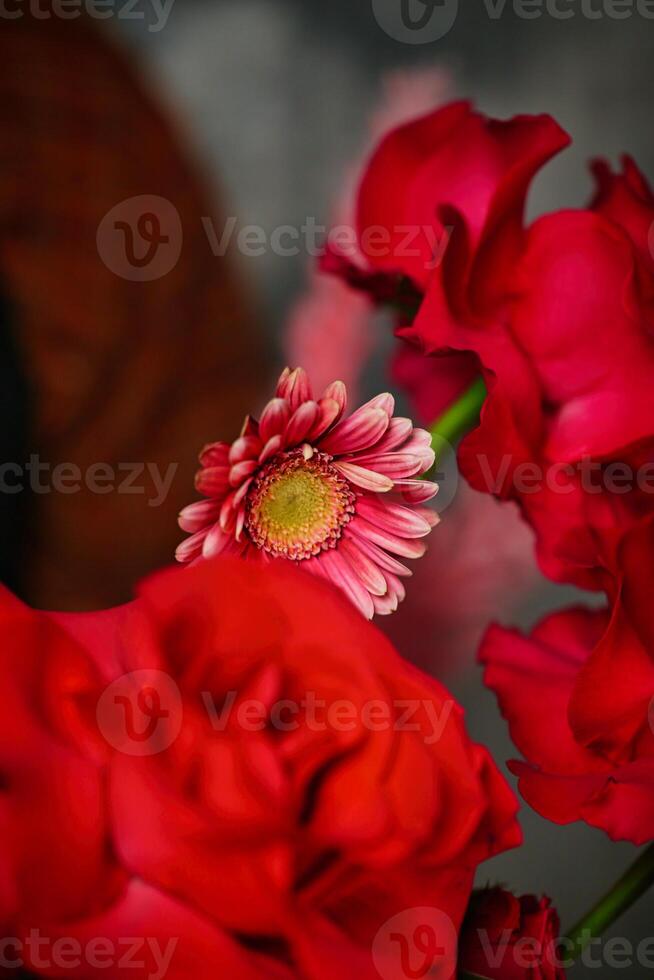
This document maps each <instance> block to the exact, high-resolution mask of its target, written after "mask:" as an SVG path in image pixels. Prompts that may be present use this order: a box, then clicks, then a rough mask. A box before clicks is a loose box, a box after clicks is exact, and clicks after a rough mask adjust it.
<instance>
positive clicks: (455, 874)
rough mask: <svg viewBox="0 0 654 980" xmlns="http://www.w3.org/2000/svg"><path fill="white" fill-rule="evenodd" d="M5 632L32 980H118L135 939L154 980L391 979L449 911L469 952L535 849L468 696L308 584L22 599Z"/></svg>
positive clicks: (259, 570)
mask: <svg viewBox="0 0 654 980" xmlns="http://www.w3.org/2000/svg"><path fill="white" fill-rule="evenodd" d="M0 621H2V625H3V627H5V630H4V635H5V638H6V639H5V642H4V644H3V647H2V649H1V650H0V679H1V680H2V684H1V686H0V690H1V691H2V694H1V695H0V697H1V698H2V711H1V712H0V730H1V734H2V739H1V740H0V773H1V775H2V781H1V782H0V823H1V827H2V835H1V836H0V871H1V874H0V926H2V929H3V935H6V936H13V937H16V941H17V944H18V949H19V950H20V953H21V955H22V958H23V962H24V964H25V965H26V967H27V968H28V969H29V970H30V971H32V972H34V973H37V974H39V975H47V976H50V975H62V974H63V973H65V975H66V976H70V977H71V978H74V980H75V978H76V980H89V978H91V977H101V976H104V975H106V967H107V955H111V952H112V951H113V955H114V957H115V956H120V955H125V952H126V951H125V949H124V948H123V947H121V945H120V944H121V942H123V941H124V937H130V936H132V937H148V946H147V948H146V945H145V943H143V944H141V946H140V947H139V948H138V954H139V955H138V958H137V959H138V960H139V961H141V966H140V968H139V967H137V964H136V960H135V963H134V964H133V965H134V967H135V968H134V970H133V971H132V972H133V975H134V976H135V977H136V978H137V980H145V978H146V977H148V976H149V977H150V978H151V977H152V976H162V975H164V972H165V975H166V976H167V977H168V980H187V978H188V977H196V978H198V980H213V978H214V977H215V976H217V975H220V976H226V977H234V978H238V980H268V978H277V980H300V978H302V980H342V978H352V980H355V978H356V980H374V978H377V980H378V977H379V973H378V970H377V968H378V966H379V964H380V963H382V964H385V966H384V969H385V971H386V975H389V976H390V975H395V973H393V969H394V967H393V964H394V963H395V962H396V960H395V959H393V957H397V955H398V951H397V944H396V943H394V942H393V941H391V940H389V939H388V936H387V935H386V932H387V931H388V929H387V924H388V922H389V921H393V922H395V921H396V917H397V916H399V917H400V920H401V922H402V923H403V928H405V929H407V930H410V929H414V928H415V927H416V924H417V923H416V921H415V918H416V916H419V915H420V913H421V910H424V908H425V907H427V908H430V909H435V910H438V913H439V916H440V920H439V921H441V922H443V921H445V922H446V923H447V922H449V923H450V924H451V929H452V931H453V935H454V938H456V933H457V931H458V927H459V925H460V923H461V920H462V918H463V914H464V912H465V908H466V905H467V902H468V898H469V895H470V890H471V887H472V881H473V877H474V874H475V869H476V867H477V865H478V863H479V862H480V861H482V860H484V859H486V858H488V857H490V856H491V855H493V854H495V853H497V852H499V851H501V850H503V849H505V848H507V847H511V846H513V845H515V844H517V843H519V841H520V831H519V828H518V825H517V823H516V820H515V811H516V802H515V799H514V797H513V794H512V793H511V791H510V790H509V788H508V786H507V785H506V783H505V781H504V779H503V778H502V777H501V776H500V774H499V772H498V771H497V769H496V768H495V766H494V764H493V762H492V760H491V759H490V757H489V755H488V753H487V752H486V750H485V749H483V748H482V747H480V746H478V745H475V744H473V743H472V742H471V741H470V739H469V738H468V736H467V734H466V731H465V727H464V724H463V718H462V713H461V711H460V709H459V708H458V706H456V705H455V703H454V702H453V701H452V698H451V696H450V695H449V694H448V692H447V691H446V690H445V689H444V688H443V687H442V686H441V685H440V684H439V683H437V682H436V681H433V680H431V679H429V678H428V677H426V676H425V675H423V674H421V673H420V672H419V671H417V670H416V669H415V668H413V667H411V666H410V665H408V664H407V663H406V662H405V661H403V660H402V659H401V658H400V657H399V656H398V655H397V653H396V652H395V651H394V649H393V648H392V646H391V645H390V643H389V642H388V641H387V640H386V639H385V638H384V637H383V635H382V634H381V633H380V632H379V631H378V630H377V629H376V628H374V627H373V626H371V625H370V624H369V623H367V622H366V621H365V620H364V619H363V617H361V616H360V614H359V613H358V612H357V611H356V610H355V609H353V608H352V605H351V604H350V603H349V602H347V601H346V600H345V599H344V598H343V596H342V595H341V594H340V593H339V591H338V590H336V589H334V588H333V587H331V586H328V585H326V584H325V583H324V582H320V581H318V580H316V579H314V578H312V577H311V576H309V575H304V574H302V572H301V571H297V570H296V569H294V568H292V567H291V566H290V565H289V564H288V563H285V562H274V563H272V564H270V565H256V564H250V563H246V562H243V561H240V560H237V559H234V558H219V559H214V560H211V561H205V562H201V563H198V564H197V565H196V566H195V567H194V568H191V569H188V570H181V569H173V570H169V571H166V572H163V573H159V574H158V575H156V576H154V577H153V578H152V579H150V580H149V581H147V582H146V583H145V584H144V585H143V586H142V587H141V590H140V597H139V598H138V599H137V600H136V601H135V602H133V603H130V604H128V605H127V606H124V607H122V608H119V609H115V610H109V611H106V612H101V613H90V614H83V615H73V614H67V615H65V616H64V615H54V616H48V617H46V616H45V615H44V614H37V613H34V612H32V611H31V610H28V609H26V608H25V607H22V606H20V605H19V604H18V603H17V602H15V601H13V600H12V599H11V598H10V597H9V596H8V595H7V594H6V593H2V594H1V595H0ZM407 710H408V711H409V714H407ZM385 930H386V931H385ZM34 932H36V933H38V934H39V935H40V936H43V937H45V938H46V941H47V945H46V947H45V948H43V947H38V946H37V947H36V948H35V947H34V946H32V945H30V944H29V943H28V942H27V940H28V938H29V936H30V934H34ZM411 935H412V933H411V932H408V933H407V941H408V940H409V939H410V938H411ZM98 937H101V939H100V940H99V939H98ZM58 940H61V941H62V942H65V943H67V959H66V962H65V964H64V966H65V970H60V971H58V970H57V969H56V968H55V967H56V966H57V964H56V963H55V965H54V967H53V965H52V956H53V944H54V943H56V942H57V941H58ZM98 941H100V942H101V943H102V944H103V957H102V962H97V961H92V960H91V949H93V953H94V956H96V957H97V956H98V952H97V949H96V944H97V943H98ZM71 943H72V944H73V954H74V951H75V949H77V951H78V956H77V962H76V963H74V962H72V960H71ZM373 949H374V956H375V960H374V962H373ZM107 950H108V951H109V953H108V952H107ZM80 951H81V956H80ZM4 952H5V953H6V954H8V953H9V952H10V951H8V950H7V949H5V951H4ZM13 952H14V950H13V949H12V950H11V953H12V954H13ZM162 960H164V961H165V964H166V969H165V971H163V972H162V962H161V961H162ZM48 962H49V963H50V967H48ZM113 965H114V966H115V967H116V966H117V964H116V961H115V960H114V961H113ZM103 967H104V972H103ZM389 971H390V972H389ZM116 972H119V971H118V970H117V968H116V969H114V973H116ZM112 975H113V974H112Z"/></svg>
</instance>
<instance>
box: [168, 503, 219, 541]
mask: <svg viewBox="0 0 654 980" xmlns="http://www.w3.org/2000/svg"><path fill="white" fill-rule="evenodd" d="M220 506H221V503H220V501H219V500H198V501H197V503H194V504H189V505H188V507H185V508H184V510H183V511H181V513H180V515H179V517H178V518H177V523H178V524H179V526H180V527H181V529H182V531H186V532H187V533H188V534H195V533H196V532H197V531H200V530H201V529H202V528H205V527H207V526H209V525H210V524H213V523H214V522H215V521H217V520H218V515H219V513H220Z"/></svg>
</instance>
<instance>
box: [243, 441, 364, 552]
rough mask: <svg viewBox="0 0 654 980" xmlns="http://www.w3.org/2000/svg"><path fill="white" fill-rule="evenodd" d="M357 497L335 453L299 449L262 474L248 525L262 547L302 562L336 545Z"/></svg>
mask: <svg viewBox="0 0 654 980" xmlns="http://www.w3.org/2000/svg"><path fill="white" fill-rule="evenodd" d="M309 453H310V455H309ZM307 457H308V458H307ZM355 500H356V496H355V494H354V492H353V490H352V488H351V487H350V484H349V483H348V482H347V480H345V479H343V477H342V476H340V474H339V473H338V471H337V470H336V469H335V467H334V466H333V465H332V462H331V456H328V455H326V454H325V453H319V452H316V451H315V450H307V452H306V453H305V452H304V451H303V450H302V449H298V450H294V451H293V452H290V453H284V454H283V455H280V456H276V457H275V458H274V459H272V460H271V461H270V462H269V463H266V465H265V466H264V467H263V468H262V469H261V471H260V472H259V474H258V475H257V476H256V478H255V480H254V482H253V484H252V486H251V487H250V490H249V492H248V497H247V504H246V516H245V527H246V530H247V532H248V534H249V536H250V538H251V539H252V541H253V542H254V544H255V545H256V546H257V547H258V548H262V549H263V550H264V551H267V552H268V553H269V554H271V555H274V556H276V557H284V558H291V559H294V560H295V561H300V560H302V559H305V558H311V557H312V556H313V555H317V554H319V553H320V552H321V551H324V550H326V549H328V548H335V547H336V544H337V542H338V540H339V538H340V537H341V534H342V533H343V528H344V527H345V525H346V524H347V523H348V522H349V521H350V520H351V519H352V515H353V514H354V502H355Z"/></svg>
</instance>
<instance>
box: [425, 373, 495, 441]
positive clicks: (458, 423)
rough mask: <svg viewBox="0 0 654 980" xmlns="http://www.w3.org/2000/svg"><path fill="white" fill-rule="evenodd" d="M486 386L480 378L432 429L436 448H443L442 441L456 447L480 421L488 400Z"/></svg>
mask: <svg viewBox="0 0 654 980" xmlns="http://www.w3.org/2000/svg"><path fill="white" fill-rule="evenodd" d="M486 394H487V392H486V385H485V383H484V379H483V378H478V379H477V380H476V381H475V382H474V384H472V385H471V386H470V387H469V388H468V389H467V391H464V393H463V394H462V395H461V397H460V398H459V399H458V400H457V401H455V402H454V403H453V404H452V405H450V407H449V408H448V409H446V411H445V412H443V414H442V415H441V417H440V418H439V419H437V420H436V422H434V424H433V426H432V427H431V435H432V439H433V440H434V441H435V442H436V448H437V449H439V448H440V447H441V446H442V440H444V441H445V442H447V443H449V445H450V446H455V445H456V443H457V442H458V441H459V439H461V438H462V436H464V435H465V434H466V432H469V431H470V429H472V428H474V426H475V425H476V424H477V422H478V421H479V413H480V412H481V407H482V405H483V404H484V400H485V398H486Z"/></svg>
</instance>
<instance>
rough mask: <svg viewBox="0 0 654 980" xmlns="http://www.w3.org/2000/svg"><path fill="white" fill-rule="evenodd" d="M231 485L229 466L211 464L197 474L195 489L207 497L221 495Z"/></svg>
mask: <svg viewBox="0 0 654 980" xmlns="http://www.w3.org/2000/svg"><path fill="white" fill-rule="evenodd" d="M228 487H229V467H228V466H210V467H209V469H205V470H198V472H197V473H196V474H195V489H196V490H197V491H198V493H203V494H204V495H205V497H220V496H222V494H224V493H225V491H226V490H227V488H228Z"/></svg>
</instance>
